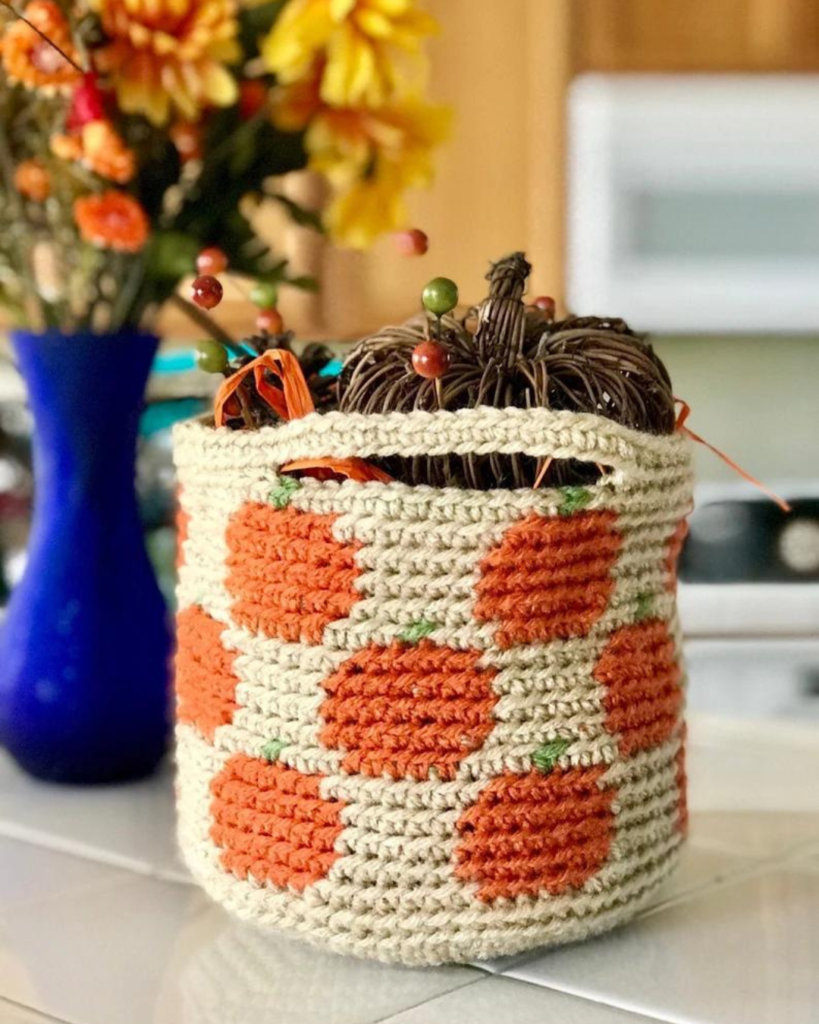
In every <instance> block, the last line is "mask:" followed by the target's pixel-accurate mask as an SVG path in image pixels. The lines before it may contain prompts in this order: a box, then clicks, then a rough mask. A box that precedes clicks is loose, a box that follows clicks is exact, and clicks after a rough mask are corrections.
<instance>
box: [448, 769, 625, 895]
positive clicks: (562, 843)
mask: <svg viewBox="0 0 819 1024" xmlns="http://www.w3.org/2000/svg"><path fill="white" fill-rule="evenodd" d="M604 771H605V768H604V767H603V766H602V765H601V766H597V767H594V768H571V769H569V770H568V771H558V770H555V771H552V772H551V773H550V774H548V775H544V774H542V773H541V772H539V771H537V770H532V771H530V772H529V773H528V774H527V775H515V774H510V773H507V774H505V775H501V776H499V777H498V778H496V779H493V780H492V781H491V782H490V783H489V785H488V786H487V787H486V788H485V789H484V790H483V791H482V792H481V795H480V796H479V797H478V800H477V802H476V803H475V804H473V806H472V807H470V808H468V810H467V811H466V812H465V813H464V814H463V815H462V816H461V819H460V821H459V822H458V831H459V832H460V834H461V842H460V844H459V845H458V848H457V853H456V856H457V860H458V867H457V869H456V875H457V876H458V878H461V879H463V880H464V881H469V882H477V883H478V884H479V889H478V893H477V895H478V898H479V899H481V900H484V901H486V902H490V901H492V900H495V899H499V898H507V899H513V898H514V897H516V896H536V895H537V894H538V893H540V892H544V891H545V892H548V893H551V894H552V895H553V896H556V895H559V894H560V893H562V892H565V891H566V890H567V889H571V888H578V887H579V886H581V885H583V884H584V883H585V882H587V881H588V880H589V879H590V878H593V877H594V875H596V874H597V872H598V871H599V870H600V868H601V867H602V866H603V865H604V864H605V863H606V860H607V859H608V856H609V853H610V851H611V842H612V836H613V834H614V827H615V819H614V813H613V811H612V802H613V800H614V795H615V791H614V790H613V789H601V788H600V780H601V778H602V776H603V773H604Z"/></svg>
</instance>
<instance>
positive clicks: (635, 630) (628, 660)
mask: <svg viewBox="0 0 819 1024" xmlns="http://www.w3.org/2000/svg"><path fill="white" fill-rule="evenodd" d="M594 678H595V679H596V680H597V682H598V683H600V684H601V685H602V686H604V687H605V688H606V692H605V695H604V697H603V706H604V708H605V709H606V729H607V730H608V731H609V732H610V733H612V734H613V735H615V736H617V737H618V744H619V749H620V754H621V755H622V756H623V757H631V755H632V754H635V753H637V751H640V750H649V749H650V748H651V747H656V746H658V745H659V744H661V743H664V742H665V741H666V740H668V739H670V737H671V736H672V734H673V732H674V729H675V728H676V726H677V722H678V721H679V718H680V712H681V710H682V700H683V694H682V688H681V686H680V682H681V678H682V672H681V670H680V666H679V664H678V663H677V656H676V651H675V646H674V640H673V638H672V637H671V635H670V634H669V632H668V627H667V626H666V624H665V623H664V622H661V621H659V620H658V619H648V620H644V621H642V622H635V623H632V624H631V625H629V626H623V627H622V628H621V629H618V630H616V631H615V632H614V633H613V634H612V635H611V638H610V639H609V642H608V643H607V644H606V647H605V649H604V650H603V653H602V654H601V656H600V659H599V660H598V662H597V665H596V666H595V669H594Z"/></svg>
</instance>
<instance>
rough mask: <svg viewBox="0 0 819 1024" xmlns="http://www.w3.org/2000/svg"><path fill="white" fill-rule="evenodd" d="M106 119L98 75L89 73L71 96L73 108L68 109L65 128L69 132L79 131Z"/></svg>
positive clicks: (83, 77)
mask: <svg viewBox="0 0 819 1024" xmlns="http://www.w3.org/2000/svg"><path fill="white" fill-rule="evenodd" d="M104 117H105V103H104V100H103V96H102V93H101V92H100V88H99V86H98V85H97V75H96V72H94V71H87V72H86V73H85V74H84V75H83V76H82V82H80V84H79V85H78V86H77V88H76V89H75V90H74V92H73V93H72V94H71V106H70V107H69V109H68V116H67V117H66V122H65V126H66V128H67V129H68V131H70V132H73V131H77V130H78V129H79V128H84V127H85V125H87V124H90V123H91V122H92V121H101V120H103V118H104Z"/></svg>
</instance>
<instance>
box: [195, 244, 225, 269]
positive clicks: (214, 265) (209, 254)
mask: <svg viewBox="0 0 819 1024" xmlns="http://www.w3.org/2000/svg"><path fill="white" fill-rule="evenodd" d="M227 268H228V258H227V256H225V254H224V253H223V252H222V250H221V249H217V248H216V246H215V245H212V246H209V247H208V248H207V249H203V250H202V251H201V252H200V253H199V255H198V256H197V257H196V270H197V273H199V274H224V272H225V271H226V270H227Z"/></svg>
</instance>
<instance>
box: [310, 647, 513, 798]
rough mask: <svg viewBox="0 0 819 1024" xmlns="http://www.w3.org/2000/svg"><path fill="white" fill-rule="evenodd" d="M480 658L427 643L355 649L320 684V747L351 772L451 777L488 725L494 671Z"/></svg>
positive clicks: (490, 724)
mask: <svg viewBox="0 0 819 1024" xmlns="http://www.w3.org/2000/svg"><path fill="white" fill-rule="evenodd" d="M479 659H480V652H479V651H456V650H453V649H452V648H450V647H438V646H436V645H435V644H434V643H432V641H430V640H421V641H420V643H419V644H418V645H417V646H414V647H411V646H407V645H405V644H403V643H400V642H395V643H393V644H391V645H390V646H389V647H379V646H372V647H368V648H365V649H364V650H361V651H358V652H357V653H356V654H354V655H353V656H352V657H351V658H348V660H347V661H345V662H344V663H343V664H342V665H341V666H340V667H339V668H338V669H337V670H336V671H335V672H334V673H333V674H332V675H331V676H330V677H329V679H327V680H326V681H325V683H324V689H325V690H326V691H327V693H328V694H329V697H328V699H327V700H326V701H325V702H324V703H323V704H322V706H321V715H322V717H323V718H324V721H325V722H326V723H327V724H326V726H325V728H324V729H323V730H322V732H321V737H320V738H321V742H322V743H323V744H324V745H325V746H327V747H330V748H331V749H338V750H343V751H345V752H346V756H345V758H344V761H343V767H344V769H345V771H348V772H350V773H351V774H355V773H357V772H361V773H362V774H364V775H371V776H376V777H377V776H381V775H389V776H391V777H392V778H394V779H403V778H412V779H418V780H422V779H428V778H429V777H430V772H431V771H433V770H434V771H435V772H437V774H438V777H439V778H442V779H454V778H455V773H456V771H457V768H458V765H459V764H460V763H461V761H462V760H463V759H464V757H466V755H467V754H468V753H469V752H470V751H472V750H476V749H478V747H480V746H481V744H482V743H483V741H484V740H485V739H486V737H487V736H488V735H489V733H490V732H491V731H492V728H493V726H494V719H493V717H492V709H493V708H494V706H495V703H496V702H497V699H498V697H497V694H496V693H495V692H494V690H493V689H492V680H493V678H494V676H495V672H496V670H495V669H493V668H481V667H480V666H479V664H478V661H479Z"/></svg>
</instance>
